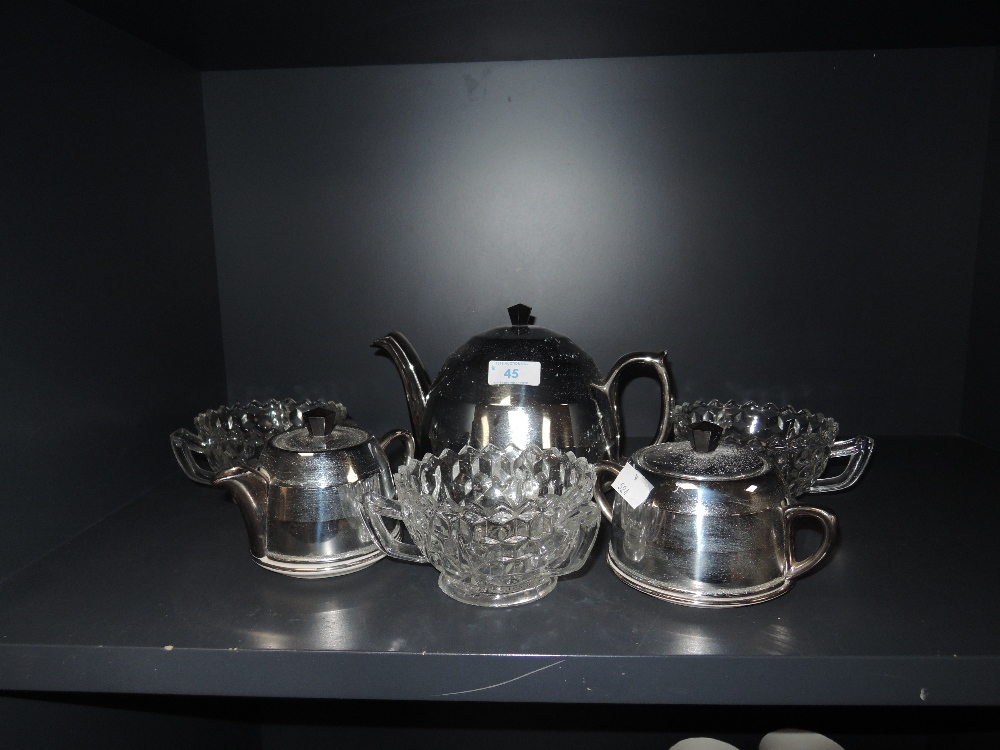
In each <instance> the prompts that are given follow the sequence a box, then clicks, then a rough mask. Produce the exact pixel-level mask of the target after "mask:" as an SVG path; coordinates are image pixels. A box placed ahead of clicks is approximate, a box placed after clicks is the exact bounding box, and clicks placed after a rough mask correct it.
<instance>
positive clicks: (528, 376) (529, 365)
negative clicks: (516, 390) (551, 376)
mask: <svg viewBox="0 0 1000 750" xmlns="http://www.w3.org/2000/svg"><path fill="white" fill-rule="evenodd" d="M486 382H487V383H489V384H490V385H502V384H503V383H520V384H521V385H538V384H539V383H540V382H542V363H541V362H521V361H516V360H510V361H507V360H490V371H489V373H487V376H486Z"/></svg>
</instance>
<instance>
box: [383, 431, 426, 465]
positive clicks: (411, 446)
mask: <svg viewBox="0 0 1000 750" xmlns="http://www.w3.org/2000/svg"><path fill="white" fill-rule="evenodd" d="M393 440H402V441H403V450H404V451H406V460H409V459H411V458H414V457H415V456H416V454H417V443H416V441H415V440H414V439H413V435H411V434H410V433H409V432H407V431H406V430H390V431H389V432H387V433H385V434H384V435H383V436H382V437H380V438H379V441H378V444H379V447H380V448H381V449H382V450H383V451H384V450H385V449H386V448H388V447H389V444H390V443H391V442H392V441H393Z"/></svg>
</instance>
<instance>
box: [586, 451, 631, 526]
mask: <svg viewBox="0 0 1000 750" xmlns="http://www.w3.org/2000/svg"><path fill="white" fill-rule="evenodd" d="M623 468H625V467H624V466H622V464H619V463H615V462H614V461H594V471H595V472H596V474H597V481H596V482H594V500H595V502H596V503H597V507H598V508H600V509H601V515H602V516H604V517H605V518H606V519H608V523H614V521H612V520H611V519H612V517H613V511H614V507H613V506H612V505H611V501H610V500H608V496H607V495H605V494H604V487H603V486H602V485H603V484H604V482H603V481H602V479H601V477H602V475H603V474H614V475H615V477H617V476H618V474H619V473H620V472H621V470H622V469H623Z"/></svg>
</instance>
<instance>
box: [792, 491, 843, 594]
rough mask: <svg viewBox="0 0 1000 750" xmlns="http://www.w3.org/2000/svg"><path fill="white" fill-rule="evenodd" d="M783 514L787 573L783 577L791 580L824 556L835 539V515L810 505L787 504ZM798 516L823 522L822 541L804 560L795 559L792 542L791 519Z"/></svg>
mask: <svg viewBox="0 0 1000 750" xmlns="http://www.w3.org/2000/svg"><path fill="white" fill-rule="evenodd" d="M782 512H783V513H784V514H785V555H786V556H787V565H788V567H787V571H788V572H787V573H786V574H785V578H786V579H787V580H789V581H790V580H792V579H793V578H798V577H799V576H801V575H803V574H804V573H805V572H806V571H808V570H810V569H811V568H812V567H813V566H814V565H816V563H818V562H819V561H820V560H822V559H823V558H824V557H826V553H827V552H829V551H830V547H832V546H833V543H834V541H836V539H837V517H836V516H835V515H833V513H831V512H830V511H828V510H823V509H822V508H815V507H812V506H810V505H788V506H785V507H784V508H783V509H782ZM799 517H808V518H815V519H817V520H818V521H819V522H820V523H821V524H823V541H822V542H820V545H819V549H817V550H816V551H815V552H813V553H812V554H811V555H809V557H807V558H806V559H805V560H796V559H795V547H794V543H793V537H794V535H793V533H792V523H791V522H792V520H793V519H795V518H799Z"/></svg>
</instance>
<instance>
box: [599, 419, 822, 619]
mask: <svg viewBox="0 0 1000 750" xmlns="http://www.w3.org/2000/svg"><path fill="white" fill-rule="evenodd" d="M721 432H722V430H721V428H719V427H718V425H714V424H709V423H706V422H703V423H699V424H696V425H692V428H691V441H690V443H676V442H675V443H660V444H658V445H651V446H648V447H646V448H643V449H641V450H639V451H637V452H636V453H635V454H633V455H632V457H631V458H630V459H629V461H628V463H627V464H625V465H624V466H623V465H621V464H616V463H614V462H611V461H600V462H597V464H596V468H597V472H598V482H597V484H596V487H595V491H594V496H595V499H596V500H597V501H598V504H599V505H600V506H601V512H602V513H603V514H604V516H605V518H607V519H608V520H609V521H610V522H611V525H612V536H611V545H610V547H609V548H608V564H609V565H610V566H611V569H612V570H613V571H614V572H615V574H616V575H617V576H618V577H619V578H621V579H622V580H623V581H625V583H627V584H629V585H630V586H632V587H634V588H636V589H638V590H639V591H642V592H644V593H646V594H649V595H650V596H655V597H657V598H659V599H665V600H666V601H670V602H674V603H675V604H684V605H687V606H692V607H738V606H744V605H747V604H757V603H758V602H763V601H767V600H768V599H773V598H774V597H776V596H780V595H781V594H783V593H785V592H786V591H788V589H790V588H791V587H792V585H793V583H794V582H795V579H797V578H798V577H800V576H801V575H802V574H804V573H805V572H806V571H808V570H810V569H811V568H813V567H814V566H815V565H816V564H817V563H819V561H820V560H822V559H823V558H824V557H825V556H826V554H827V552H828V551H829V550H830V548H831V546H832V545H833V542H834V540H835V539H836V536H837V519H836V518H835V517H834V515H833V514H832V513H830V512H828V511H826V510H823V509H821V508H816V507H811V506H805V505H794V504H791V503H790V501H789V497H788V494H787V490H786V488H785V484H784V482H783V481H782V480H781V478H780V477H779V476H778V474H777V473H776V472H775V471H774V469H773V467H772V465H771V462H770V461H769V460H768V459H767V458H766V457H765V456H763V455H761V454H759V453H756V452H754V451H752V450H750V449H749V448H744V447H742V446H739V445H731V444H722V445H719V443H718V439H719V435H720V434H721ZM608 473H610V474H613V475H615V476H616V477H617V479H616V480H615V482H614V484H613V485H612V487H613V488H614V490H615V492H614V502H613V503H611V502H609V501H608V499H607V497H606V496H605V495H604V493H603V491H602V489H601V486H602V481H601V480H602V476H604V475H606V474H608ZM626 498H627V499H626ZM802 517H810V518H814V519H816V520H817V521H819V523H820V524H821V525H822V526H823V539H822V542H821V543H820V545H819V548H818V549H817V550H816V551H815V552H814V553H813V554H812V555H810V556H809V557H808V558H806V559H804V560H796V559H795V552H794V543H793V528H792V526H793V521H794V520H795V519H796V518H802Z"/></svg>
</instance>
